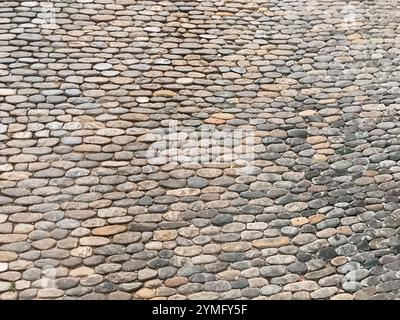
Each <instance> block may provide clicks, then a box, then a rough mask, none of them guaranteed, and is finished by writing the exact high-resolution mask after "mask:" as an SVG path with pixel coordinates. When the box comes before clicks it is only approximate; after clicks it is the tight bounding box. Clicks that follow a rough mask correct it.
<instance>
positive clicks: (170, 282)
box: [164, 277, 189, 288]
mask: <svg viewBox="0 0 400 320" xmlns="http://www.w3.org/2000/svg"><path fill="white" fill-rule="evenodd" d="M188 282H189V280H188V279H187V278H186V277H175V278H171V279H167V280H165V282H164V284H165V286H166V287H172V288H175V287H179V286H181V285H183V284H186V283H188Z"/></svg>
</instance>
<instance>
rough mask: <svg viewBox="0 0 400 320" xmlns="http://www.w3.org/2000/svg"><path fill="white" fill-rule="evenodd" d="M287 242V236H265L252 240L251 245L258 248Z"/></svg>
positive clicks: (281, 244) (282, 244)
mask: <svg viewBox="0 0 400 320" xmlns="http://www.w3.org/2000/svg"><path fill="white" fill-rule="evenodd" d="M289 244H290V241H289V237H276V238H265V239H257V240H253V241H252V245H253V246H254V247H256V248H258V249H265V248H279V247H282V246H287V245H289Z"/></svg>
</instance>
